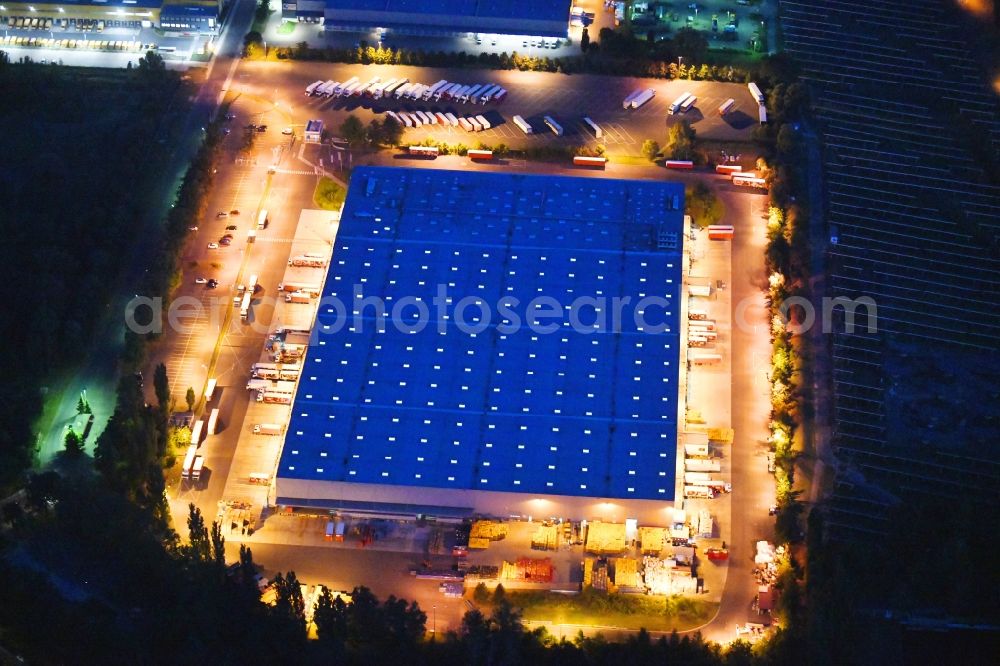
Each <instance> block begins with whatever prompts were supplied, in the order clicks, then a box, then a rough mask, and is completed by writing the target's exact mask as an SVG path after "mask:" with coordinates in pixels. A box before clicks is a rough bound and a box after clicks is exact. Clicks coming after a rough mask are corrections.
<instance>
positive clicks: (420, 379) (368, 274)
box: [279, 168, 683, 500]
mask: <svg viewBox="0 0 1000 666" xmlns="http://www.w3.org/2000/svg"><path fill="white" fill-rule="evenodd" d="M678 195H679V199H678ZM675 201H679V207H680V208H681V209H682V208H683V186H682V185H680V184H671V183H663V182H641V181H614V180H607V179H593V178H561V177H540V176H520V175H519V176H512V175H506V174H489V173H463V172H458V171H432V170H425V169H398V168H359V169H356V170H355V173H354V175H353V178H352V181H351V187H350V191H349V194H348V199H347V204H346V206H345V209H344V213H343V216H342V219H341V225H340V229H339V232H338V235H337V243H336V247H335V250H334V254H333V261H332V263H331V266H330V271H329V274H328V277H327V281H326V285H325V289H324V299H331V298H336V299H340V301H341V302H343V303H345V307H344V309H343V311H340V310H338V308H337V307H336V306H335V305H333V304H331V303H324V304H323V305H321V307H320V308H319V313H318V316H317V330H316V336H315V339H314V343H313V344H312V346H311V347H310V349H309V354H308V359H307V361H306V364H305V367H304V369H303V372H302V379H301V382H300V385H299V389H298V394H297V396H296V400H295V403H294V405H293V409H292V417H291V422H290V425H289V428H288V435H287V438H286V441H285V446H284V450H283V452H282V457H281V461H280V464H279V476H281V477H284V478H296V479H309V480H317V481H318V480H329V481H347V482H357V483H375V484H392V485H406V486H427V487H434V488H455V489H466V490H467V489H482V490H491V491H515V492H525V493H542V494H552V495H574V496H593V497H611V498H635V499H664V500H672V499H673V494H674V469H675V449H676V431H677V373H678V351H679V346H678V324H679V322H678V313H679V310H678V308H679V298H680V280H681V271H680V269H681V255H680V250H679V248H674V249H668V250H663V249H658V248H657V247H656V238H657V235H658V233H659V232H660V231H661V226H662V225H663V224H667V225H673V226H674V228H675V231H676V232H678V234H679V233H680V232H681V228H682V216H683V210H677V209H674V208H673V203H674V202H675ZM358 287H360V288H361V289H362V290H363V296H364V297H369V296H378V297H381V299H382V303H383V304H384V305H383V306H381V307H379V306H378V305H376V304H374V303H366V304H364V303H362V302H360V301H356V300H355V292H356V289H357V288H358ZM439 289H443V290H445V291H446V292H447V300H445V299H443V298H442V295H441V293H440V292H439ZM359 296H360V294H359ZM652 296H658V297H665V298H666V299H668V300H667V304H666V305H665V306H663V307H660V306H655V307H649V308H647V309H646V310H645V311H644V317H645V319H646V321H647V322H648V324H649V325H643V324H642V322H636V321H635V318H634V316H633V312H634V311H635V308H632V307H624V308H623V309H622V312H623V315H622V316H621V318H620V319H621V325H620V330H618V331H615V330H612V326H611V321H612V319H611V314H612V312H611V309H612V308H611V300H612V299H613V298H622V297H628V298H630V299H631V301H632V304H635V303H637V302H639V301H640V300H641V299H643V298H647V297H652ZM436 297H437V299H438V300H437V301H436V302H435V298H436ZM537 297H546V298H551V299H554V301H553V303H555V304H558V305H559V306H560V307H559V308H558V309H556V310H554V311H555V313H556V314H555V315H554V316H551V317H547V318H535V317H532V316H531V314H530V313H529V311H528V308H527V304H528V303H529V302H530V301H532V300H533V299H535V298H537ZM581 297H587V298H591V299H595V300H593V301H588V302H580V301H577V300H576V299H579V298H581ZM600 299H606V301H607V303H601V302H600ZM574 303H575V305H576V306H577V310H576V311H573V310H568V309H567V306H570V305H571V304H574ZM480 305H482V306H483V308H485V309H483V308H481V307H480ZM420 308H426V310H425V312H424V313H423V314H422V315H421V313H420V312H419V309H420ZM639 309H640V310H642V309H643V306H641V305H640V306H639ZM460 314H464V317H463V320H464V324H463V325H461V326H460V324H459V316H460ZM602 317H603V318H604V320H605V321H607V325H606V326H603V327H602V324H601V318H602ZM421 322H423V324H424V325H423V326H422V327H418V324H420V323H421ZM518 323H520V324H521V325H520V326H519V325H518ZM529 323H534V325H533V326H529V325H528V324H529ZM574 323H575V324H576V325H574ZM657 324H663V325H664V326H665V328H666V331H665V332H654V330H652V328H651V326H655V325H657ZM542 325H547V326H549V327H550V328H551V329H553V330H552V332H545V331H544V330H542V328H541V326H542ZM533 328H534V329H538V330H533ZM338 329H339V330H338ZM418 329H419V330H418Z"/></svg>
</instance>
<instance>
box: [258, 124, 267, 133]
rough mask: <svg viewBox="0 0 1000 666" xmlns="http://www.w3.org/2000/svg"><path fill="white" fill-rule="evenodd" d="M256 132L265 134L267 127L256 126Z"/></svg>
mask: <svg viewBox="0 0 1000 666" xmlns="http://www.w3.org/2000/svg"><path fill="white" fill-rule="evenodd" d="M257 131H258V132H266V131H267V125H257Z"/></svg>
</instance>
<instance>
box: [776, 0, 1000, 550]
mask: <svg viewBox="0 0 1000 666" xmlns="http://www.w3.org/2000/svg"><path fill="white" fill-rule="evenodd" d="M945 4H946V3H939V2H937V1H936V0H914V1H912V2H907V3H900V2H895V1H893V0H875V1H870V0H796V1H786V0H783V1H782V3H781V5H782V17H783V18H782V23H783V26H782V27H783V33H784V35H785V43H786V47H787V50H788V51H789V52H790V53H792V54H793V55H794V56H795V58H796V59H797V60H798V61H799V62H800V63H801V64H802V65H803V70H804V73H805V75H806V77H807V78H809V79H811V80H812V81H813V82H814V83H815V84H816V86H815V87H816V90H817V91H818V93H819V94H818V95H817V108H818V113H819V116H820V118H821V120H822V124H823V128H824V137H823V141H824V145H825V147H826V155H825V172H826V178H827V186H828V192H827V217H828V220H829V223H830V224H831V225H832V226H835V227H836V228H837V231H838V243H837V244H836V245H835V246H833V247H831V249H830V258H831V265H830V288H829V292H830V295H832V296H847V297H850V298H856V297H859V296H870V297H872V298H873V299H874V300H875V301H876V303H877V305H878V328H879V332H878V333H872V334H869V333H867V332H864V331H863V329H861V332H858V333H856V334H843V333H835V336H834V343H833V360H834V383H835V393H836V415H835V419H836V423H835V433H836V439H835V441H836V444H837V450H838V454H839V457H840V458H841V462H842V463H843V468H844V469H845V470H849V471H848V472H847V473H844V474H842V475H841V479H840V484H841V485H840V487H839V488H838V490H837V492H836V493H835V495H836V497H835V501H834V502H833V503H832V506H833V515H832V520H833V521H834V522H836V523H839V524H840V525H841V526H844V527H848V528H851V529H862V530H866V529H872V530H875V531H878V530H880V529H881V528H882V523H881V521H882V515H883V513H884V508H885V507H886V506H888V505H889V504H891V502H892V501H894V498H898V497H905V496H908V495H912V494H914V493H920V494H930V495H936V496H944V497H948V496H956V495H960V494H962V493H970V492H973V493H982V494H983V496H984V497H985V496H990V497H994V498H995V497H996V488H997V485H998V484H997V481H998V479H1000V466H998V461H997V459H996V454H995V451H994V452H991V451H984V450H982V449H981V448H980V449H979V450H971V451H970V450H969V449H967V448H965V447H966V446H968V445H974V444H975V442H976V441H981V440H980V437H979V436H977V435H978V432H977V431H975V430H973V429H971V427H969V426H968V423H970V422H972V421H974V420H975V419H976V417H975V414H972V413H970V414H969V416H970V417H971V418H968V419H966V418H961V419H956V422H957V425H956V428H955V429H948V428H940V424H939V428H940V429H939V430H938V431H936V432H935V429H934V426H933V424H932V423H919V422H918V423H917V424H916V425H913V424H912V423H911V425H907V424H906V423H901V422H900V420H899V419H898V418H897V417H898V416H899V415H900V414H908V413H911V412H919V411H921V409H920V408H919V407H918V406H916V405H917V402H916V401H915V400H914V399H913V394H916V393H919V391H920V389H922V387H923V385H922V384H917V383H913V382H914V381H915V380H913V379H912V378H911V379H908V380H906V381H901V380H900V377H899V376H898V373H896V372H895V371H894V370H892V366H893V364H896V363H906V364H909V365H917V366H920V365H927V366H931V367H933V365H932V364H937V365H939V366H940V367H941V368H943V370H942V373H945V374H946V373H948V372H960V370H959V368H962V367H963V366H965V365H968V366H970V367H973V368H974V367H976V366H977V365H979V366H983V365H986V366H989V365H991V364H992V365H993V367H996V366H997V358H996V350H997V348H998V346H1000V345H998V341H1000V308H998V307H997V306H998V302H1000V187H997V185H996V184H995V183H990V182H989V178H988V177H987V174H986V170H985V169H984V168H983V165H984V160H988V159H990V157H989V156H990V155H992V156H993V158H995V156H996V155H997V154H1000V116H998V110H997V104H996V99H995V96H994V95H993V94H991V92H990V91H989V88H988V84H987V82H986V81H985V80H984V77H983V75H982V73H981V72H980V71H979V70H978V68H977V66H976V64H975V63H974V62H973V61H972V60H971V58H970V55H969V53H968V49H967V47H966V45H965V44H964V42H963V40H962V39H961V36H960V35H959V34H958V29H957V26H956V24H955V21H954V20H953V17H952V16H950V15H949V14H948V13H947V12H948V10H947V9H946V8H945ZM860 321H861V323H862V325H864V324H865V323H866V319H865V317H860ZM835 330H836V331H842V330H843V321H841V322H838V326H837V327H836V329H835ZM939 360H940V363H939V362H938V361H939ZM925 374H929V375H934V374H935V372H934V371H931V372H929V373H925ZM941 379H943V377H942V375H941V374H938V377H937V380H938V381H940V380H941ZM926 381H930V382H933V381H935V380H934V379H932V378H930V377H927V378H926ZM940 392H941V391H939V393H940ZM984 397H985V396H984ZM947 400H948V396H945V395H942V396H938V401H939V402H941V401H947ZM975 404H976V403H975V402H972V403H971V404H970V403H966V404H964V405H963V404H957V405H955V407H954V409H953V411H955V410H957V411H961V410H963V409H964V410H970V412H973V411H975V409H976V408H975ZM994 433H995V426H994ZM994 449H995V447H994ZM867 521H870V523H869V522H867Z"/></svg>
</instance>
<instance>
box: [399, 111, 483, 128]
mask: <svg viewBox="0 0 1000 666" xmlns="http://www.w3.org/2000/svg"><path fill="white" fill-rule="evenodd" d="M385 115H387V116H388V117H390V118H392V119H393V120H395V121H396V122H397V123H399V124H400V125H402V126H403V127H422V126H423V125H441V126H443V127H461V128H462V129H464V130H465V131H466V132H481V131H483V130H487V129H489V128H491V127H493V125H492V123H490V121H489V120H487V118H486V116H483V115H481V114H480V115H477V116H472V115H468V116H456V115H455V114H454V113H451V112H448V113H444V112H441V111H386V112H385Z"/></svg>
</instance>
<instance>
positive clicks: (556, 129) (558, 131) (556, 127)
mask: <svg viewBox="0 0 1000 666" xmlns="http://www.w3.org/2000/svg"><path fill="white" fill-rule="evenodd" d="M542 120H544V121H545V124H546V125H548V127H549V129H550V130H552V133H553V134H555V135H556V136H562V135H563V128H562V125H560V124H559V123H557V122H556V119H555V118H553V117H552V116H545V117H544V118H543V119H542Z"/></svg>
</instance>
